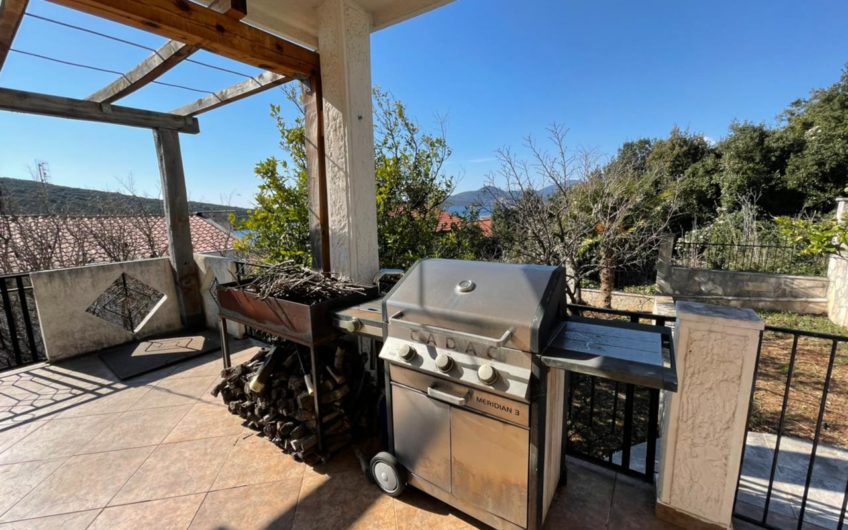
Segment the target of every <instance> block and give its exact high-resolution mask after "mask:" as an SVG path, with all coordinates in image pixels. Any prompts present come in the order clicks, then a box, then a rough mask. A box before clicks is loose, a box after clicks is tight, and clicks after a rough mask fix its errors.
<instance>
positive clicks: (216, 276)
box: [194, 254, 244, 337]
mask: <svg viewBox="0 0 848 530" xmlns="http://www.w3.org/2000/svg"><path fill="white" fill-rule="evenodd" d="M194 262H195V263H197V273H198V275H199V276H200V295H201V296H202V297H203V312H204V313H205V314H206V327H208V328H210V329H218V302H217V301H216V300H215V297H214V296H213V295H212V290H213V289H212V288H213V284H214V283H215V282H216V281H217V283H218V284H219V285H220V284H223V283H229V282H233V281H235V280H236V260H235V259H234V258H231V257H227V256H221V255H220V254H195V255H194ZM227 331H228V332H229V334H230V335H233V336H235V337H243V336H244V326H242V325H240V324H236V323H235V322H227Z"/></svg>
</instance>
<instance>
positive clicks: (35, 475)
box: [0, 458, 65, 515]
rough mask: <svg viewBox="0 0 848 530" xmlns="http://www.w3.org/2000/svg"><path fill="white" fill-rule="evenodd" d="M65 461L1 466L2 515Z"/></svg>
mask: <svg viewBox="0 0 848 530" xmlns="http://www.w3.org/2000/svg"><path fill="white" fill-rule="evenodd" d="M64 461H65V459H62V458H57V459H53V460H37V461H34V462H21V463H18V464H6V465H2V466H0V515H2V514H3V513H4V512H5V511H6V510H8V509H9V508H11V507H12V506H13V505H14V504H15V503H16V502H18V501H19V500H21V499H22V498H23V497H24V496H25V495H26V494H27V493H29V492H30V491H32V489H33V488H34V487H36V486H37V485H38V484H39V483H40V482H41V481H42V480H44V479H45V478H47V477H48V476H49V475H50V474H51V473H53V472H54V471H55V470H56V468H58V467H59V466H60V465H62V463H63V462H64Z"/></svg>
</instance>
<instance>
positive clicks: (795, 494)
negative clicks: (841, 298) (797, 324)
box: [734, 326, 848, 530]
mask: <svg viewBox="0 0 848 530" xmlns="http://www.w3.org/2000/svg"><path fill="white" fill-rule="evenodd" d="M745 442H746V444H745V451H744V453H743V456H742V465H741V467H740V474H739V481H738V483H737V490H736V501H735V504H734V516H735V517H737V518H739V519H741V520H743V521H747V522H749V523H752V524H755V525H758V526H761V527H764V528H771V529H785V528H797V529H802V528H804V529H813V530H820V529H840V530H841V529H842V528H843V527H844V525H845V510H846V501H848V337H845V336H840V335H829V334H824V333H813V332H808V331H802V330H797V329H787V328H779V327H770V326H767V327H766V328H765V331H764V332H763V333H762V335H761V339H760V348H759V350H758V353H757V368H756V372H755V375H754V385H753V388H752V390H751V400H750V406H749V412H748V426H747V430H746V438H745Z"/></svg>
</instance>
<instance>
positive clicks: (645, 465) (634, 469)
mask: <svg viewBox="0 0 848 530" xmlns="http://www.w3.org/2000/svg"><path fill="white" fill-rule="evenodd" d="M567 308H568V311H569V313H570V314H572V315H576V316H582V317H588V318H598V319H603V320H624V321H627V322H631V323H634V324H648V325H652V326H665V325H666V324H668V323H670V322H673V321H674V317H669V316H664V315H655V314H652V313H639V312H634V311H619V310H614V309H601V308H597V307H590V306H582V305H568V306H567ZM568 377H569V380H568V383H569V384H568V393H567V395H566V409H567V414H568V421H567V423H566V439H565V451H566V454H569V455H571V456H575V457H578V458H581V459H584V460H588V461H591V462H593V463H596V464H599V465H602V466H605V467H609V468H612V469H614V470H616V471H618V472H621V473H625V474H628V475H633V476H636V477H639V478H641V479H643V480H646V481H649V482H652V481H653V480H654V470H655V461H656V453H657V440H658V438H659V435H660V432H659V390H656V389H652V388H644V387H640V386H637V385H633V384H625V383H618V382H615V381H610V380H608V379H603V378H600V377H594V376H589V375H583V374H575V373H569V374H568Z"/></svg>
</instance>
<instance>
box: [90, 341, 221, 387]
mask: <svg viewBox="0 0 848 530" xmlns="http://www.w3.org/2000/svg"><path fill="white" fill-rule="evenodd" d="M216 335H217V334H216V333H213V332H210V331H206V332H201V333H198V334H193V335H176V336H173V335H172V336H168V337H159V338H151V339H147V340H143V341H141V342H130V343H127V344H122V345H121V346H115V347H114V348H109V349H107V350H103V351H102V352H100V353H99V356H100V360H102V361H103V362H104V363H105V364H106V366H108V367H109V369H110V370H112V372H113V373H114V374H115V375H116V376H118V378H120V379H122V380H123V379H129V378H131V377H135V376H138V375H141V374H144V373H147V372H151V371H153V370H158V369H159V368H162V367H164V366H168V365H171V364H174V363H178V362H180V361H184V360H186V359H190V358H192V357H197V356H198V355H202V354H204V353H207V352H210V351H214V350H217V349H219V348H220V343H219V341H218V338H217V336H216Z"/></svg>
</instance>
